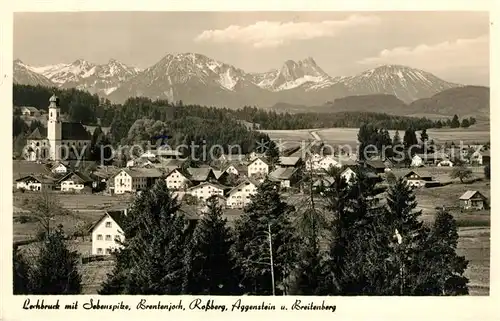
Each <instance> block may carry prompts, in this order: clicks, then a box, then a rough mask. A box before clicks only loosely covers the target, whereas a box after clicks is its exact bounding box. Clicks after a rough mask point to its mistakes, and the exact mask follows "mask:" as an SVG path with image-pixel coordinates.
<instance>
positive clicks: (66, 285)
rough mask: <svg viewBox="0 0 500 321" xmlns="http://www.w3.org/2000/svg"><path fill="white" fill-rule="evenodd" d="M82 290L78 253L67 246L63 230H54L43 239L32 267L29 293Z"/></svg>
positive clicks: (66, 292)
mask: <svg viewBox="0 0 500 321" xmlns="http://www.w3.org/2000/svg"><path fill="white" fill-rule="evenodd" d="M80 292H81V276H80V274H79V272H78V254H77V252H74V251H70V250H69V249H68V248H67V246H66V244H65V242H64V238H63V236H62V233H61V232H52V233H50V234H49V235H48V236H47V238H46V240H45V241H43V243H42V245H41V248H40V253H39V254H38V257H37V259H36V261H35V262H34V265H33V267H32V269H31V272H30V282H29V293H31V294H42V295H49V294H79V293H80Z"/></svg>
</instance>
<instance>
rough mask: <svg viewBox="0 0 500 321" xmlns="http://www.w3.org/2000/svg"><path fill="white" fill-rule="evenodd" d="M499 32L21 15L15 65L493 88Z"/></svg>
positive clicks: (400, 18) (429, 20) (380, 17)
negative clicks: (212, 62) (156, 67)
mask: <svg viewBox="0 0 500 321" xmlns="http://www.w3.org/2000/svg"><path fill="white" fill-rule="evenodd" d="M489 28H490V22H489V16H488V13H487V12H484V13H483V12H458V11H457V12H445V11H441V12H437V11H434V12H432V11H428V12H415V11H413V12H411V11H409V12H395V11H392V12H78V13H62V12H59V13H44V12H37V13H15V14H14V58H15V59H16V58H17V59H21V60H22V61H23V62H24V63H26V64H29V65H32V66H44V65H51V64H57V63H71V62H73V61H75V60H77V59H85V60H87V61H90V62H92V63H96V64H103V63H106V62H108V61H109V59H111V58H113V59H116V60H118V61H121V62H122V63H125V64H127V65H131V66H135V67H139V68H147V67H149V66H151V65H153V64H155V63H156V62H158V61H159V60H160V59H161V58H162V57H164V56H165V55H167V54H169V53H184V52H194V53H200V54H204V55H206V56H208V57H211V58H214V59H216V60H219V61H221V62H225V63H228V64H232V65H234V66H235V67H238V68H241V69H243V70H245V71H247V72H264V71H268V70H270V69H278V68H280V67H281V66H282V65H283V63H284V62H285V61H286V60H289V59H291V60H296V61H297V60H301V59H305V58H307V57H312V58H314V60H315V61H316V63H317V64H318V65H319V66H320V67H321V68H322V69H323V70H324V71H325V72H327V73H328V74H329V75H330V76H351V75H355V74H357V73H359V72H362V71H364V70H367V69H370V68H373V67H377V66H380V65H384V64H401V65H406V66H409V67H413V68H419V69H422V70H425V71H428V72H431V73H433V74H435V75H436V76H438V77H440V78H442V79H444V80H447V81H451V82H457V83H462V84H468V85H486V86H488V85H489V43H490V40H489Z"/></svg>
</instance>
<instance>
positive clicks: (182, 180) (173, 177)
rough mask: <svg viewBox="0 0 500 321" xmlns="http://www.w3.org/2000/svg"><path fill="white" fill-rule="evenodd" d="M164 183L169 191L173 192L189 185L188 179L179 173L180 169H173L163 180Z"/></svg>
mask: <svg viewBox="0 0 500 321" xmlns="http://www.w3.org/2000/svg"><path fill="white" fill-rule="evenodd" d="M165 181H166V183H167V187H168V188H169V189H175V190H179V189H185V188H187V186H188V185H189V183H190V181H189V179H188V178H187V177H186V175H184V174H182V173H181V170H180V169H174V170H173V171H171V172H170V173H169V174H168V175H167V177H166V178H165Z"/></svg>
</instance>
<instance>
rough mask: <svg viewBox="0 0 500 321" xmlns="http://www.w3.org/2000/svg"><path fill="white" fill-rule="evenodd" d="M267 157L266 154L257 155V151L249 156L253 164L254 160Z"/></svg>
mask: <svg viewBox="0 0 500 321" xmlns="http://www.w3.org/2000/svg"><path fill="white" fill-rule="evenodd" d="M264 157H265V154H264V153H257V152H255V151H253V152H251V153H250V154H248V160H249V161H250V162H253V161H254V160H256V159H257V158H264Z"/></svg>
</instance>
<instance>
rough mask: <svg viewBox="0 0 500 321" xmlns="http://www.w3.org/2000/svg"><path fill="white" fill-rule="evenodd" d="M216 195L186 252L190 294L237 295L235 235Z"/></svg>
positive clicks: (210, 201) (209, 203)
mask: <svg viewBox="0 0 500 321" xmlns="http://www.w3.org/2000/svg"><path fill="white" fill-rule="evenodd" d="M217 201H218V199H217V197H216V196H213V197H211V198H209V199H208V200H207V207H208V211H207V212H206V213H205V214H203V217H202V218H201V220H200V221H199V223H198V224H197V225H196V228H195V230H194V233H193V237H192V239H191V242H190V243H189V247H188V251H187V255H186V261H185V262H186V264H185V267H186V272H185V282H184V288H185V290H184V292H185V293H187V294H205V295H236V294H238V293H239V287H238V278H237V275H238V274H237V272H236V271H235V266H234V261H233V258H232V257H231V253H230V248H231V245H232V239H231V234H230V230H229V227H228V226H227V220H226V219H224V218H223V217H222V208H221V206H220V205H219V204H218V203H217Z"/></svg>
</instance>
